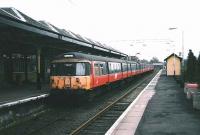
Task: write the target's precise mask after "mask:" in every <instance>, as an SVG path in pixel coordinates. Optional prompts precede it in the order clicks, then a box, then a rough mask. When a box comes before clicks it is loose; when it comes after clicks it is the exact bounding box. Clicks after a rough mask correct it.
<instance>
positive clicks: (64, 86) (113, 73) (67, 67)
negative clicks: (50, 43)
mask: <svg viewBox="0 0 200 135" xmlns="http://www.w3.org/2000/svg"><path fill="white" fill-rule="evenodd" d="M153 69H154V67H153V65H150V64H143V63H136V62H133V61H126V60H121V59H114V58H108V57H102V56H96V55H90V54H83V53H78V52H71V53H64V54H62V55H59V56H57V57H56V58H55V59H54V60H53V61H52V63H51V76H50V87H51V89H52V90H55V91H65V90H67V91H76V90H83V91H90V90H93V89H95V88H97V87H101V86H104V85H108V84H112V83H114V82H117V81H121V80H124V79H127V78H130V77H133V76H137V75H139V74H143V73H145V72H149V71H152V70H153Z"/></svg>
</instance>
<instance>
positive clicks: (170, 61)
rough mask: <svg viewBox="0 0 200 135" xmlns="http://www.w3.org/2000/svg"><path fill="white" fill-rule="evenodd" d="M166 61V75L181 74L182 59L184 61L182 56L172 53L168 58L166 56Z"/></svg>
mask: <svg viewBox="0 0 200 135" xmlns="http://www.w3.org/2000/svg"><path fill="white" fill-rule="evenodd" d="M165 61H166V75H167V76H180V75H181V61H182V58H181V57H179V56H178V55H176V54H174V53H172V54H171V55H169V56H168V57H167V58H165Z"/></svg>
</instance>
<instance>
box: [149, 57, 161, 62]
mask: <svg viewBox="0 0 200 135" xmlns="http://www.w3.org/2000/svg"><path fill="white" fill-rule="evenodd" d="M158 62H159V59H158V58H157V57H153V58H152V59H151V60H150V63H158Z"/></svg>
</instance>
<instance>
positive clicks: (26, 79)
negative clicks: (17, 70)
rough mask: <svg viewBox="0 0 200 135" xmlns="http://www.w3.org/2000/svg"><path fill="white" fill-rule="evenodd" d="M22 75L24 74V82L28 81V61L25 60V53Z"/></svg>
mask: <svg viewBox="0 0 200 135" xmlns="http://www.w3.org/2000/svg"><path fill="white" fill-rule="evenodd" d="M24 68H25V70H24V76H25V82H28V62H27V55H26V54H25V55H24Z"/></svg>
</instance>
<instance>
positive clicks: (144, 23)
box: [0, 0, 200, 60]
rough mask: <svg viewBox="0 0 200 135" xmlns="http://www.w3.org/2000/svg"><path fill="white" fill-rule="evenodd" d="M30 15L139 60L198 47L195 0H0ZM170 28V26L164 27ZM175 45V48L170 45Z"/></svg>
mask: <svg viewBox="0 0 200 135" xmlns="http://www.w3.org/2000/svg"><path fill="white" fill-rule="evenodd" d="M0 6H1V7H14V8H16V9H18V10H20V11H21V12H23V13H25V14H27V15H28V16H30V17H31V18H33V19H35V20H46V21H47V22H50V23H51V24H54V25H55V26H57V27H59V28H64V29H66V30H71V31H73V32H75V33H79V34H81V35H83V36H86V37H89V38H92V39H94V40H97V41H100V42H103V43H107V44H108V45H110V46H112V47H114V48H115V49H118V50H120V51H122V52H124V53H126V54H129V55H135V54H136V53H140V55H138V56H139V57H140V58H141V59H143V58H144V59H148V60H149V59H151V58H152V57H153V56H157V57H158V58H159V59H160V60H163V59H164V58H165V57H167V55H169V54H170V53H172V52H173V51H174V48H175V52H176V53H177V54H178V53H179V52H181V51H182V49H181V48H182V31H184V42H183V43H184V47H185V53H184V55H185V57H186V56H187V54H188V49H192V50H193V52H194V53H195V55H198V54H199V51H200V38H199V36H200V19H199V13H200V8H199V7H200V2H199V1H198V0H1V1H0ZM170 27H176V28H177V29H175V30H168V29H169V28H170ZM174 46H175V47H174Z"/></svg>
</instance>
